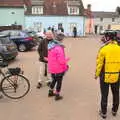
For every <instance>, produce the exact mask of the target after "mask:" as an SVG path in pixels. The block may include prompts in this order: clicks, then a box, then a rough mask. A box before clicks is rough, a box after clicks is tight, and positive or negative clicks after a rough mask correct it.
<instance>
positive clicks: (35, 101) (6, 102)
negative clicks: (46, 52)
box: [0, 36, 120, 120]
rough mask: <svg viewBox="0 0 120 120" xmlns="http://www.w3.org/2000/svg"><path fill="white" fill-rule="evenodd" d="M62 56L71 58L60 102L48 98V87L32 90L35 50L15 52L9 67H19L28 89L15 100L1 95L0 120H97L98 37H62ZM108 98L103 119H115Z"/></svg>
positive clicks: (36, 70)
mask: <svg viewBox="0 0 120 120" xmlns="http://www.w3.org/2000/svg"><path fill="white" fill-rule="evenodd" d="M64 44H65V46H66V48H65V49H66V54H67V55H68V56H69V57H70V58H71V60H70V62H69V66H70V69H69V71H68V73H67V74H66V75H65V77H64V80H63V86H62V92H61V94H62V95H63V97H64V99H63V100H61V101H57V102H56V101H54V98H48V97H47V94H48V87H47V86H44V87H43V88H41V89H36V84H37V80H38V75H39V61H38V54H37V52H36V50H35V49H34V50H32V51H29V52H24V53H19V55H18V57H17V59H16V60H15V61H13V62H11V63H10V66H12V67H15V66H22V68H23V69H24V72H25V73H24V74H25V76H26V77H27V78H28V79H29V80H30V83H31V90H30V92H29V94H28V95H27V96H25V97H24V98H22V99H19V100H11V99H9V98H6V97H5V96H4V98H3V99H1V100H0V120H101V118H100V117H99V115H98V111H99V105H100V89H99V80H95V79H94V72H95V65H96V55H97V51H98V49H99V48H100V46H101V43H100V42H99V37H97V36H88V37H84V38H75V39H74V38H66V39H65V41H64ZM111 106H112V98H111V92H110V95H109V104H108V117H107V119H106V120H119V119H120V110H119V114H118V115H117V117H113V116H112V115H111Z"/></svg>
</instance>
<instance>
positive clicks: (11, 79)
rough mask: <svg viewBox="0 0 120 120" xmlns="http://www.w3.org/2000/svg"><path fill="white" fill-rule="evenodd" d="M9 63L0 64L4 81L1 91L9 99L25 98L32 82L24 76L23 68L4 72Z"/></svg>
mask: <svg viewBox="0 0 120 120" xmlns="http://www.w3.org/2000/svg"><path fill="white" fill-rule="evenodd" d="M7 66H8V64H7V63H2V64H0V74H1V75H2V77H3V79H1V82H0V91H1V92H2V93H3V94H4V95H5V96H6V97H8V98H11V99H19V98H22V97H24V96H25V95H26V94H27V93H28V92H29V90H30V82H29V80H28V79H27V78H26V77H25V76H24V75H23V73H24V72H23V71H22V70H21V68H18V67H16V68H7V72H3V71H2V68H4V67H7Z"/></svg>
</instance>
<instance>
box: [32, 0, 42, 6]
mask: <svg viewBox="0 0 120 120" xmlns="http://www.w3.org/2000/svg"><path fill="white" fill-rule="evenodd" d="M31 4H32V5H43V4H44V0H31Z"/></svg>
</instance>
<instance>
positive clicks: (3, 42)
mask: <svg viewBox="0 0 120 120" xmlns="http://www.w3.org/2000/svg"><path fill="white" fill-rule="evenodd" d="M17 55H18V51H17V46H16V44H15V43H14V42H13V41H11V40H10V39H9V37H8V36H5V35H0V62H1V63H3V62H4V61H6V60H11V59H15V58H16V56H17Z"/></svg>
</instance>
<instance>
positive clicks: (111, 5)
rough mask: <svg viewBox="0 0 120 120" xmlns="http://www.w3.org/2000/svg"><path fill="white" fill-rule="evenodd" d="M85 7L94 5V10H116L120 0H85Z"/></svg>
mask: <svg viewBox="0 0 120 120" xmlns="http://www.w3.org/2000/svg"><path fill="white" fill-rule="evenodd" d="M83 4H84V7H85V8H86V7H87V4H91V5H92V10H93V11H115V9H116V7H117V6H120V0H83Z"/></svg>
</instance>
